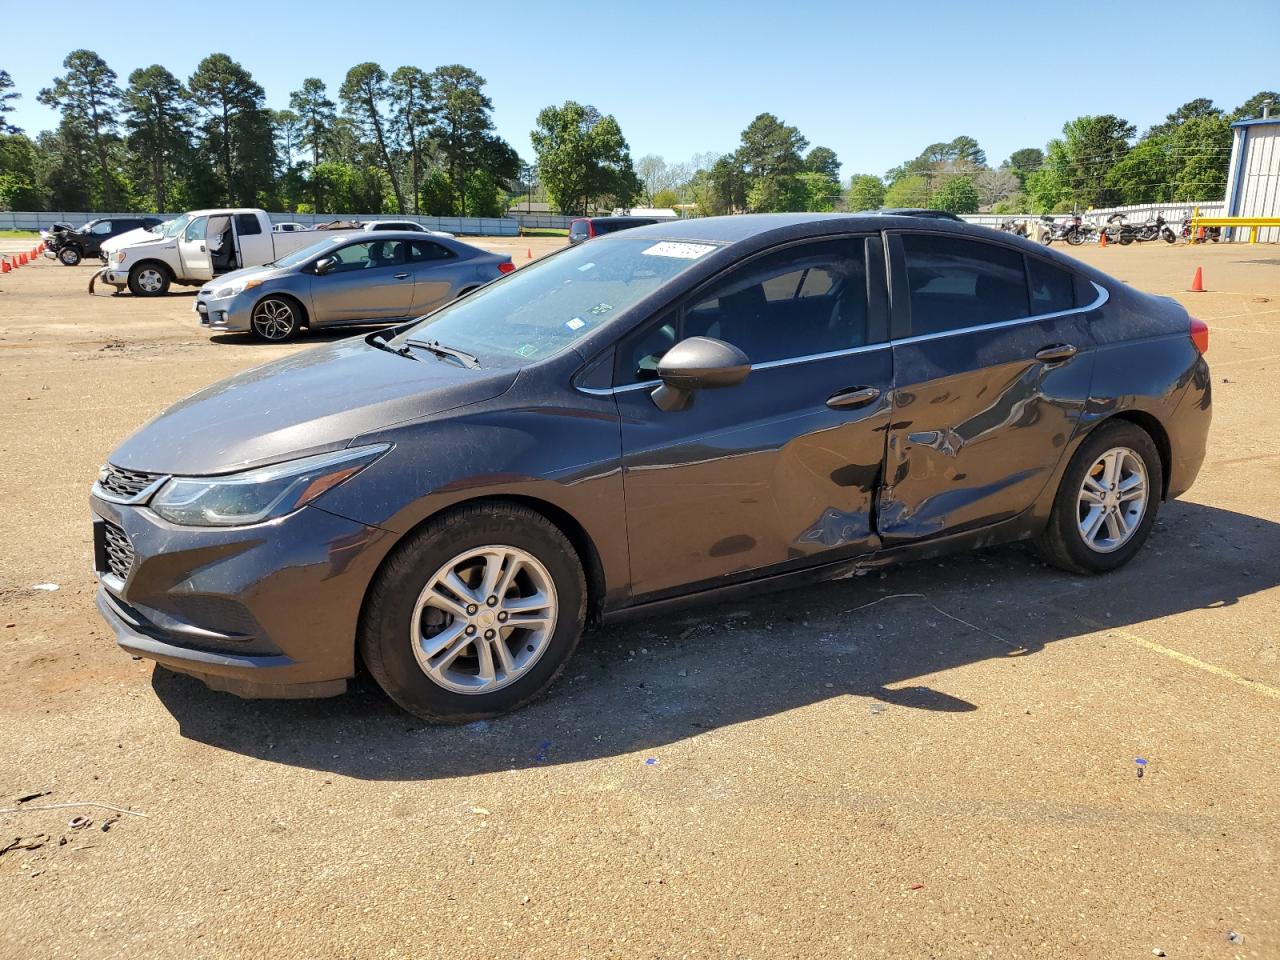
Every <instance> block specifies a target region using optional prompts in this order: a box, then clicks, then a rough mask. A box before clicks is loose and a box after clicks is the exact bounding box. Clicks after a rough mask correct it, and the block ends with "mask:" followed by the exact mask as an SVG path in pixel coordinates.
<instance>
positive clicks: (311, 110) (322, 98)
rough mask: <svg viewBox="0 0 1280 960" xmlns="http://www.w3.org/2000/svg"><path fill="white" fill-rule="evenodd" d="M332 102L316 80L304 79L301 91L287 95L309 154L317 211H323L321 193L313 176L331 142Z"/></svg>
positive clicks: (314, 78)
mask: <svg viewBox="0 0 1280 960" xmlns="http://www.w3.org/2000/svg"><path fill="white" fill-rule="evenodd" d="M334 106H335V105H334V102H333V101H332V100H330V99H329V96H328V92H327V90H326V89H325V85H324V81H323V80H320V79H318V78H316V77H307V78H306V79H305V80H303V81H302V88H301V89H300V90H295V91H293V93H291V94H289V109H290V110H292V111H293V112H294V113H296V114H297V115H298V116H299V117H301V118H302V137H301V140H300V143H301V145H302V146H303V147H305V148H306V149H308V150H310V151H311V170H312V177H311V182H312V196H313V198H314V200H315V208H316V210H317V211H321V210H323V209H324V197H323V195H322V194H321V192H320V181H319V180H317V179H316V177H315V169H316V168H317V167H318V166H320V159H321V157H322V156H323V155H324V153H325V150H326V148H327V146H328V143H329V139H330V136H331V134H330V131H331V129H332V128H333V125H334V120H335V119H336V116H337V114H336V112H335V109H334Z"/></svg>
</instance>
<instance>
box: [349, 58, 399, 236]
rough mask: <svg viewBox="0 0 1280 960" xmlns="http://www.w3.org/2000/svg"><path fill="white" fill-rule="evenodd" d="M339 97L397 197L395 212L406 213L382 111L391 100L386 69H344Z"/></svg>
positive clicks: (364, 65)
mask: <svg viewBox="0 0 1280 960" xmlns="http://www.w3.org/2000/svg"><path fill="white" fill-rule="evenodd" d="M338 98H339V99H340V100H341V101H342V107H343V109H344V110H345V111H346V113H347V116H348V117H350V118H351V121H352V123H353V124H354V125H355V126H356V128H357V129H359V130H360V131H361V132H362V133H363V135H364V137H365V139H367V140H369V141H371V142H372V143H373V145H374V149H375V151H376V154H377V158H378V162H379V163H380V164H381V165H382V169H383V171H384V172H385V173H386V175H387V179H388V180H389V181H390V183H391V189H392V191H393V192H394V193H395V197H396V212H397V213H404V212H405V203H404V191H403V190H401V189H400V178H399V177H398V176H396V168H395V164H394V163H392V160H391V148H392V143H391V132H390V130H389V129H388V127H389V125H388V122H387V119H386V117H385V116H384V111H385V110H386V109H387V106H388V105H389V103H390V101H391V86H390V84H389V82H388V79H387V72H386V71H385V70H383V69H382V67H380V66H378V64H376V63H372V62H366V63H358V64H356V65H355V66H354V67H352V68H351V69H350V70H348V71H347V77H346V79H345V80H343V81H342V87H341V88H340V89H339V90H338Z"/></svg>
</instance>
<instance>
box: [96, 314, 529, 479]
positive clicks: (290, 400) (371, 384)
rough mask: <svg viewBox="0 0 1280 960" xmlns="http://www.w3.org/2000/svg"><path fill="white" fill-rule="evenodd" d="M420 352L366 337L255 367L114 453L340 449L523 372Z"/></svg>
mask: <svg viewBox="0 0 1280 960" xmlns="http://www.w3.org/2000/svg"><path fill="white" fill-rule="evenodd" d="M374 336H377V335H376V334H375V335H374ZM413 356H414V357H416V358H417V359H410V358H409V357H402V356H398V355H396V354H394V353H391V352H390V351H387V350H383V349H381V348H379V347H375V346H373V345H372V343H371V342H369V339H368V338H360V337H356V338H353V339H351V340H344V341H341V342H340V343H335V344H331V345H329V346H325V347H317V348H316V349H314V350H306V351H303V352H302V353H298V354H295V355H294V356H291V357H286V358H285V359H283V360H277V361H275V362H274V363H268V364H266V365H264V366H261V367H255V368H254V369H252V370H246V371H244V372H243V373H239V374H237V375H235V376H233V377H229V378H228V379H226V380H223V381H221V382H219V383H215V384H214V385H213V386H211V387H206V388H205V389H204V390H201V391H200V392H199V393H197V394H194V395H192V396H190V397H188V398H187V399H185V400H182V401H180V402H178V403H176V404H174V405H173V406H172V407H170V408H169V409H168V410H165V411H164V412H163V413H161V414H160V415H159V416H158V417H156V418H155V419H154V420H152V421H151V422H150V423H148V424H147V425H146V426H145V427H143V428H142V429H141V430H139V431H138V432H137V433H135V434H134V435H133V436H131V437H130V438H129V439H128V440H126V441H125V442H124V443H123V444H121V445H120V446H119V447H118V448H116V450H115V452H114V453H112V454H111V457H110V462H111V463H113V464H115V465H116V466H118V467H123V468H125V469H128V470H142V471H147V472H151V473H172V474H185V475H191V476H201V475H208V474H218V473H230V472H232V471H236V470H242V469H245V468H247V467H252V466H258V465H262V464H267V463H275V462H279V461H281V460H289V459H293V458H294V457H299V456H304V455H306V454H310V453H319V452H323V451H325V450H332V449H340V448H342V447H344V446H346V445H347V444H348V443H350V441H351V440H352V439H353V438H355V437H357V436H359V435H360V434H362V433H368V432H370V431H373V430H380V429H385V428H386V427H389V426H392V425H394V424H397V423H402V422H404V421H407V420H416V419H421V418H423V417H427V416H431V415H433V414H439V413H443V412H444V411H446V410H451V409H454V408H456V407H461V406H466V405H467V404H471V403H477V402H479V401H481V400H487V399H489V398H491V397H496V396H498V395H499V394H501V393H503V392H505V391H506V390H507V388H509V387H510V386H511V384H512V382H513V381H514V380H515V378H516V372H517V371H516V370H511V369H508V370H470V369H466V368H464V367H460V366H458V365H456V364H455V363H454V362H453V361H451V360H442V359H439V358H437V357H435V356H434V355H432V354H430V353H426V352H416V353H414V355H413Z"/></svg>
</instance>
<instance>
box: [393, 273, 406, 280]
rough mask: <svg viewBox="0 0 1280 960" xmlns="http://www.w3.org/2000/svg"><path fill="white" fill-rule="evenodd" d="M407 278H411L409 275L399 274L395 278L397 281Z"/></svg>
mask: <svg viewBox="0 0 1280 960" xmlns="http://www.w3.org/2000/svg"><path fill="white" fill-rule="evenodd" d="M407 276H409V275H408V274H407V273H397V274H396V275H395V277H396V279H397V280H403V279H404V278H405V277H407Z"/></svg>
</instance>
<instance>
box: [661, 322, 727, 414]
mask: <svg viewBox="0 0 1280 960" xmlns="http://www.w3.org/2000/svg"><path fill="white" fill-rule="evenodd" d="M750 372H751V361H750V360H748V359H747V355H746V354H745V353H743V352H742V351H741V350H739V349H738V348H737V347H735V346H733V345H732V344H728V343H725V342H724V341H723V340H713V339H712V338H711V337H690V338H689V339H687V340H681V341H680V342H679V343H677V344H676V345H675V346H674V347H672V348H671V349H670V350H668V351H667V352H666V355H665V356H663V358H662V360H661V361H659V363H658V379H659V380H661V381H662V384H661V386H659V387H658V389H656V390H654V391H653V394H652V396H653V402H654V403H655V404H656V405H657V407H658V409H659V410H662V411H665V412H668V413H669V412H671V411H674V410H683V409H684V408H685V407H687V406H688V405H689V400H690V399H691V398H692V395H693V393H694V391H696V390H714V389H717V388H720V387H736V386H737V385H738V384H740V383H741V382H742V381H743V380H745V379H746V378H747V374H748V373H750Z"/></svg>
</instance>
